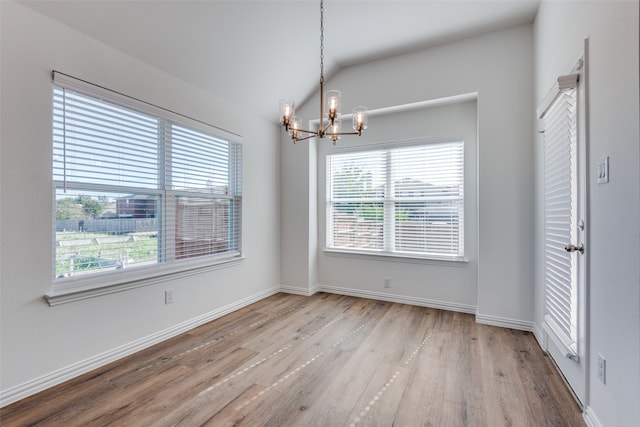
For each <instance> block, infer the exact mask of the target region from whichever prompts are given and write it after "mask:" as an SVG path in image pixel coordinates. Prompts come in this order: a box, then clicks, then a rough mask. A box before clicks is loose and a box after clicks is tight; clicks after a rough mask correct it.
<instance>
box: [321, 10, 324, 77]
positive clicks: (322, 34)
mask: <svg viewBox="0 0 640 427" xmlns="http://www.w3.org/2000/svg"><path fill="white" fill-rule="evenodd" d="M320 83H324V0H320Z"/></svg>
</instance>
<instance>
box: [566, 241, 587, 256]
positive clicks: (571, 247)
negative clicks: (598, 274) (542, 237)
mask: <svg viewBox="0 0 640 427" xmlns="http://www.w3.org/2000/svg"><path fill="white" fill-rule="evenodd" d="M564 250H565V251H567V252H580V253H581V254H584V245H583V244H582V243H580V244H579V245H578V246H576V245H572V244H568V245H567V246H565V247H564Z"/></svg>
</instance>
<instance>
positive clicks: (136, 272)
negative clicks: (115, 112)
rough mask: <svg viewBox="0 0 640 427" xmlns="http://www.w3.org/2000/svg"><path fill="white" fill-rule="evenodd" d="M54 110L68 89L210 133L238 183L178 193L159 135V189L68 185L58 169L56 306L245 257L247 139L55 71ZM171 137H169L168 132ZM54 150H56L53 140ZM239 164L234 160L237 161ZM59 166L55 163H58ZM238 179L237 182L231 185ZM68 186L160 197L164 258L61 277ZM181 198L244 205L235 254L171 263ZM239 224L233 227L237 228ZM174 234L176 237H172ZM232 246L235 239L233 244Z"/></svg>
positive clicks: (237, 220) (51, 298)
mask: <svg viewBox="0 0 640 427" xmlns="http://www.w3.org/2000/svg"><path fill="white" fill-rule="evenodd" d="M52 80H53V81H52V104H51V105H52V107H51V108H52V111H53V109H54V108H55V107H54V103H53V102H54V101H53V96H54V91H55V90H56V88H65V89H68V90H71V91H74V92H77V93H79V94H81V95H86V96H87V97H90V98H97V99H99V100H103V101H105V102H108V103H110V104H115V105H118V106H121V107H123V108H126V109H130V110H133V111H136V112H139V113H141V114H145V115H149V116H152V117H154V118H156V119H158V120H159V121H161V122H164V123H163V124H161V125H160V126H159V127H161V126H166V125H167V124H168V125H169V126H179V127H181V128H185V129H188V130H191V131H195V132H198V133H199V134H203V135H206V136H208V137H212V138H215V139H218V140H223V141H225V142H226V143H227V144H228V147H229V148H228V149H229V151H230V153H229V160H228V163H227V164H228V168H229V172H228V175H229V178H228V180H229V186H231V185H234V186H235V187H234V189H231V188H229V189H228V191H227V194H215V193H206V192H203V191H192V190H188V189H187V190H185V189H174V188H173V187H172V185H171V178H170V177H168V178H166V179H165V178H164V174H165V173H164V171H165V166H166V165H167V162H165V158H164V157H165V154H166V152H167V150H169V152H170V151H171V141H166V140H165V138H164V135H162V136H160V135H159V136H158V147H157V150H158V156H157V159H156V164H157V167H158V174H159V175H162V178H161V179H159V180H158V184H157V186H156V187H155V188H146V187H144V186H141V187H129V186H118V185H108V184H106V185H105V184H96V183H87V182H68V181H66V179H65V180H64V181H62V180H59V179H56V173H55V171H54V169H53V167H52V175H51V176H52V196H53V197H52V198H53V203H52V212H51V213H52V221H53V224H52V227H51V229H52V245H53V252H52V269H53V271H52V287H51V291H50V292H49V293H48V294H47V295H45V298H46V299H47V301H48V302H49V304H50V305H55V304H58V303H64V302H70V301H75V300H78V299H85V298H89V297H92V296H96V295H103V294H107V293H112V292H118V291H121V290H125V289H131V288H136V287H140V286H146V285H149V284H152V283H156V282H158V281H163V280H169V279H171V278H175V277H184V276H185V275H192V274H199V273H201V272H203V271H209V270H212V269H218V268H224V267H226V266H232V265H236V264H237V263H238V262H241V261H242V260H243V259H244V258H243V253H242V204H243V203H242V193H243V190H242V182H243V176H242V175H243V156H242V138H241V137H240V136H239V135H236V134H234V133H231V132H228V131H225V130H222V129H219V128H217V127H215V126H212V125H209V124H206V123H203V122H200V121H198V120H195V119H191V118H189V117H186V116H184V115H181V114H178V113H175V112H173V111H170V110H167V109H164V108H161V107H158V106H156V105H153V104H149V103H147V102H144V101H141V100H139V99H136V98H132V97H130V96H127V95H124V94H121V93H118V92H115V91H112V90H109V89H106V88H104V87H101V86H97V85H94V84H92V83H89V82H86V81H83V80H80V79H77V78H75V77H72V76H69V75H67V74H64V73H60V72H57V71H54V72H53V73H52ZM165 135H166V134H165ZM51 144H52V145H51V147H52V148H53V147H54V146H55V142H54V138H53V127H52V138H51ZM231 151H233V154H231ZM232 158H233V159H235V161H233V162H232V161H231V159H232ZM52 166H53V165H52ZM231 181H233V183H231ZM64 186H66V188H68V189H69V190H73V191H87V192H94V193H99V192H103V193H107V192H113V193H123V192H127V193H134V194H140V193H144V194H149V195H154V196H157V197H158V198H159V201H158V208H157V209H158V213H157V214H156V215H157V217H158V218H159V224H158V238H159V239H158V240H159V242H158V254H157V262H155V263H153V264H152V265H138V266H136V265H133V266H132V267H131V268H126V269H119V270H108V271H96V272H93V273H87V274H81V275H75V276H70V277H63V278H56V247H55V246H56V192H57V190H59V189H61V188H63V187H64ZM179 197H191V198H207V199H212V200H223V199H224V200H230V202H229V203H232V204H234V206H237V207H239V212H237V217H236V216H234V217H233V218H232V219H231V220H230V225H229V228H230V229H231V230H233V232H234V233H237V235H236V234H233V235H230V237H229V239H232V240H233V242H234V244H233V247H232V248H231V250H229V251H226V252H223V253H217V254H216V253H214V254H208V255H202V256H196V257H193V258H186V259H179V260H178V259H176V257H175V256H174V257H172V258H171V259H167V258H166V254H165V252H166V251H167V250H169V251H170V250H172V249H171V248H174V249H173V250H174V251H175V246H176V240H177V237H176V236H175V218H174V215H175V214H176V213H175V209H174V210H172V208H174V207H175V206H176V205H177V202H178V198H179ZM231 224H233V225H231ZM172 231H173V233H172ZM230 242H231V241H230Z"/></svg>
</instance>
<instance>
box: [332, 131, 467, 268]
mask: <svg viewBox="0 0 640 427" xmlns="http://www.w3.org/2000/svg"><path fill="white" fill-rule="evenodd" d="M327 248H329V249H338V250H339V249H343V250H348V251H356V252H365V253H366V252H374V253H381V254H384V253H389V254H405V255H408V256H416V257H425V258H443V259H455V260H459V259H463V257H464V144H463V142H447V143H421V144H413V145H410V146H403V147H398V148H384V149H371V150H365V151H355V152H345V153H338V154H330V155H328V156H327Z"/></svg>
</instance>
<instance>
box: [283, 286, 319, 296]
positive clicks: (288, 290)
mask: <svg viewBox="0 0 640 427" xmlns="http://www.w3.org/2000/svg"><path fill="white" fill-rule="evenodd" d="M278 290H279V291H280V292H282V293H285V294H294V295H304V296H305V297H310V296H311V295H313V294H315V293H316V292H318V286H314V287H313V288H310V289H309V288H298V287H296V286H284V285H280V287H279V288H278Z"/></svg>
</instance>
